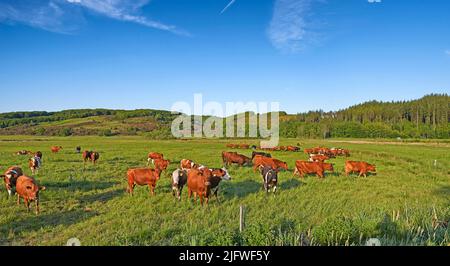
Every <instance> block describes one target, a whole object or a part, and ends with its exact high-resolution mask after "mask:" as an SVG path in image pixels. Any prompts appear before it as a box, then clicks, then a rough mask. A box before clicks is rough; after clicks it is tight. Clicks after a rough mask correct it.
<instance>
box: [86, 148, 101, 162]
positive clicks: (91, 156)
mask: <svg viewBox="0 0 450 266" xmlns="http://www.w3.org/2000/svg"><path fill="white" fill-rule="evenodd" d="M82 156H83V161H84V165H86V162H87V161H91V162H92V164H96V163H97V161H98V159H100V153H98V152H96V151H84V152H83V154H82Z"/></svg>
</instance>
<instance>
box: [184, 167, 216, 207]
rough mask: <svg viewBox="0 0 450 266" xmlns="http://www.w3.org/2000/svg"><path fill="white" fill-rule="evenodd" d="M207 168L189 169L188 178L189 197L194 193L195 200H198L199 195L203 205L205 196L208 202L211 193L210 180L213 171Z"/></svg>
mask: <svg viewBox="0 0 450 266" xmlns="http://www.w3.org/2000/svg"><path fill="white" fill-rule="evenodd" d="M205 170H206V169H204V170H198V169H192V170H191V171H189V173H188V179H187V185H188V197H189V199H190V198H191V197H192V194H194V200H195V201H196V200H197V196H198V197H199V198H200V204H201V205H203V198H205V199H206V203H208V201H209V194H210V193H211V183H210V182H209V181H208V177H209V176H211V172H210V171H207V170H206V171H205Z"/></svg>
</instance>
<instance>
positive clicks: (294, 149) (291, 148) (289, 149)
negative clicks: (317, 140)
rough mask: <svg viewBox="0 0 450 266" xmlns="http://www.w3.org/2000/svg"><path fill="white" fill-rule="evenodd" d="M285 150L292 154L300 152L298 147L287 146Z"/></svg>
mask: <svg viewBox="0 0 450 266" xmlns="http://www.w3.org/2000/svg"><path fill="white" fill-rule="evenodd" d="M286 150H287V151H292V152H297V151H299V150H300V148H299V147H295V146H287V147H286Z"/></svg>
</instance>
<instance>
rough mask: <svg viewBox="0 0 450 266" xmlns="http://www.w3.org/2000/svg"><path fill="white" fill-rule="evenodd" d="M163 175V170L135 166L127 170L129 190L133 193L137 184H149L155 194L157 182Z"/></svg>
mask: <svg viewBox="0 0 450 266" xmlns="http://www.w3.org/2000/svg"><path fill="white" fill-rule="evenodd" d="M160 177H161V170H159V169H149V168H135V169H129V170H128V171H127V178H128V187H127V192H128V193H130V195H133V190H134V187H135V186H136V185H140V186H145V185H147V186H148V187H149V189H150V193H151V195H153V196H154V195H155V187H156V182H157V181H158V180H159V179H160Z"/></svg>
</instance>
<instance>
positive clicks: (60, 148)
mask: <svg viewBox="0 0 450 266" xmlns="http://www.w3.org/2000/svg"><path fill="white" fill-rule="evenodd" d="M62 148H63V147H62V146H52V147H51V150H52V153H58V152H59V151H60V150H62Z"/></svg>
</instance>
